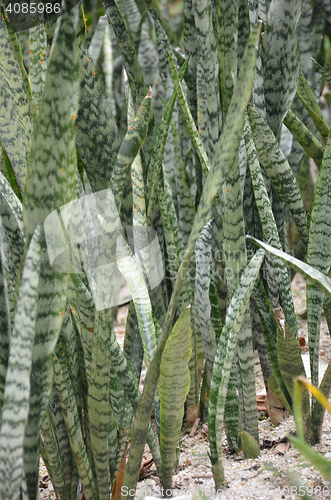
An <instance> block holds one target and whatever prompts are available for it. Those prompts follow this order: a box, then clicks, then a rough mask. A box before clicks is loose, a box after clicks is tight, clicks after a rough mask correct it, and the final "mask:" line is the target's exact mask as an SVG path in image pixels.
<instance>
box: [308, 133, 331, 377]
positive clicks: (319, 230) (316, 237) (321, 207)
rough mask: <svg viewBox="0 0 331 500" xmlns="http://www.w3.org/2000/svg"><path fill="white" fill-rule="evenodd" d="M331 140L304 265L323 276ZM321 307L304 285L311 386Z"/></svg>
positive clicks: (330, 210) (328, 237) (330, 260)
mask: <svg viewBox="0 0 331 500" xmlns="http://www.w3.org/2000/svg"><path fill="white" fill-rule="evenodd" d="M330 175H331V137H329V138H328V142H327V144H326V148H325V153H324V157H323V161H322V167H321V171H320V173H319V176H318V181H317V185H316V191H315V197H314V205H313V210H312V214H311V221H310V226H309V241H308V249H307V264H309V265H311V266H313V267H314V268H315V269H317V270H318V271H320V272H322V273H323V274H327V273H328V271H329V269H330V265H331V231H330V227H329V221H330V217H331V201H330V183H331V180H330ZM322 306H323V293H322V292H321V291H320V290H318V289H317V288H316V287H315V286H313V285H311V284H310V283H308V284H307V317H308V339H309V353H310V367H311V376H312V379H311V380H312V383H313V384H314V385H318V357H319V326H318V325H319V322H320V315H321V313H322Z"/></svg>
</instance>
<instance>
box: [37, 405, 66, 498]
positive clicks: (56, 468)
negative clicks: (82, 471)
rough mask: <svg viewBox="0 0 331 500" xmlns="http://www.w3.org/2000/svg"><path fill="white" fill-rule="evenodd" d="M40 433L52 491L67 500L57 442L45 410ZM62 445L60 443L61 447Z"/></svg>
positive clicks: (48, 415)
mask: <svg viewBox="0 0 331 500" xmlns="http://www.w3.org/2000/svg"><path fill="white" fill-rule="evenodd" d="M41 432H42V435H43V444H44V448H45V452H46V453H47V461H48V468H47V470H48V473H49V474H50V477H51V481H52V485H53V487H54V490H55V491H56V492H58V495H60V497H61V499H62V498H63V499H64V500H69V498H70V497H69V493H68V490H67V488H66V483H65V478H64V475H63V470H62V464H61V460H60V456H59V450H58V446H57V442H56V440H55V436H54V430H53V428H52V421H51V417H50V414H49V411H48V410H47V412H46V415H45V418H44V420H43V423H42V426H41ZM56 437H57V438H58V434H57V433H56ZM62 444H63V443H62V442H61V445H62Z"/></svg>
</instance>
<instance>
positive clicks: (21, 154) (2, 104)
mask: <svg viewBox="0 0 331 500" xmlns="http://www.w3.org/2000/svg"><path fill="white" fill-rule="evenodd" d="M15 38H16V36H15ZM0 40H1V42H0V44H1V45H0V51H1V54H2V57H1V61H2V62H1V69H0V89H1V90H0V118H1V119H0V138H1V141H2V144H3V146H4V148H5V149H6V154H7V155H8V158H9V160H10V163H11V166H12V168H13V171H14V173H15V176H16V179H17V184H18V187H19V189H20V192H21V193H23V187H24V180H25V176H26V172H27V166H28V157H29V152H30V147H31V139H32V133H33V118H32V115H31V106H30V103H29V95H28V93H27V88H26V82H25V81H24V78H23V74H22V71H21V69H20V66H19V64H20V62H19V61H18V60H17V59H16V55H15V51H14V48H13V45H12V42H11V37H10V33H9V32H8V29H7V26H6V23H5V21H4V19H3V17H2V15H1V16H0ZM16 41H17V40H16ZM21 64H22V62H21ZM22 67H23V64H22ZM13 116H14V117H15V119H13Z"/></svg>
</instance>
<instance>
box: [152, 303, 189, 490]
mask: <svg viewBox="0 0 331 500" xmlns="http://www.w3.org/2000/svg"><path fill="white" fill-rule="evenodd" d="M191 353H192V345H191V327H190V307H188V308H186V309H185V310H184V311H183V312H182V314H181V316H180V317H179V319H178V321H177V322H176V324H175V326H174V327H173V330H172V332H171V334H170V337H169V339H168V340H167V343H166V346H165V348H164V351H163V354H162V358H161V365H160V377H159V386H158V387H159V396H160V401H161V408H160V423H161V434H160V447H161V459H162V486H163V487H164V488H165V489H168V488H171V486H172V468H173V463H174V459H175V454H176V447H177V446H178V441H179V436H180V430H181V427H182V421H183V416H184V403H185V399H186V396H187V394H188V391H189V388H190V372H189V370H188V362H189V360H190V357H191Z"/></svg>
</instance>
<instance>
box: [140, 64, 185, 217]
mask: <svg viewBox="0 0 331 500" xmlns="http://www.w3.org/2000/svg"><path fill="white" fill-rule="evenodd" d="M188 62H189V59H187V60H186V61H185V62H184V64H183V66H182V67H181V70H180V72H179V80H180V81H181V80H182V79H183V78H184V75H185V72H186V69H187V66H188ZM176 95H177V91H176V89H174V91H173V93H172V96H171V99H170V100H169V102H168V104H167V106H166V108H165V110H164V113H163V116H162V120H161V123H160V126H159V129H158V132H157V136H156V142H155V145H154V148H153V151H152V154H151V160H150V164H149V168H148V176H147V188H146V191H147V194H148V197H149V203H148V211H147V218H148V220H150V213H151V210H152V207H153V204H154V200H155V197H156V194H157V187H158V182H159V179H160V174H161V164H162V158H163V155H164V150H165V147H166V142H167V136H168V131H169V127H170V123H171V117H172V113H173V109H174V105H175V101H176Z"/></svg>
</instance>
